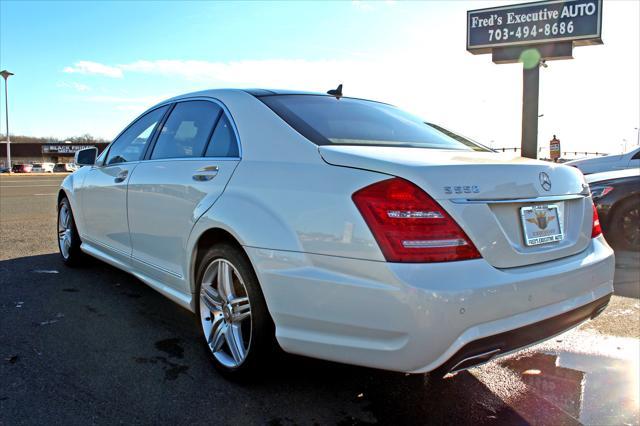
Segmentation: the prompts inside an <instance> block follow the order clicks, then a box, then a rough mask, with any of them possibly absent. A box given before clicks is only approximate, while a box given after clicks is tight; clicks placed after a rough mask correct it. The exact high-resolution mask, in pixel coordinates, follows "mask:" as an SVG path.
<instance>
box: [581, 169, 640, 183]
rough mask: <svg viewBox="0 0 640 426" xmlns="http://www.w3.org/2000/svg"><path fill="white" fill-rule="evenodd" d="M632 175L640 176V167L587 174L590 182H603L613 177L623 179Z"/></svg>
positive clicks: (586, 177)
mask: <svg viewBox="0 0 640 426" xmlns="http://www.w3.org/2000/svg"><path fill="white" fill-rule="evenodd" d="M632 176H640V168H637V169H636V168H633V169H624V170H614V171H611V172H602V173H592V174H590V175H587V176H585V179H586V180H587V183H588V184H592V183H596V182H602V181H605V180H611V179H621V178H626V177H632Z"/></svg>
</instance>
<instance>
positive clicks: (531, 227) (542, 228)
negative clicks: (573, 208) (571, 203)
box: [520, 204, 564, 247]
mask: <svg viewBox="0 0 640 426" xmlns="http://www.w3.org/2000/svg"><path fill="white" fill-rule="evenodd" d="M520 219H521V221H522V237H523V239H524V243H525V245H526V246H527V247H533V246H539V245H543V244H550V243H556V242H559V241H562V240H563V239H564V229H563V226H562V218H561V217H560V208H559V207H558V205H557V204H539V205H534V206H524V207H520ZM549 225H555V226H552V227H549ZM536 228H537V230H536ZM547 229H549V231H547ZM536 233H538V235H536Z"/></svg>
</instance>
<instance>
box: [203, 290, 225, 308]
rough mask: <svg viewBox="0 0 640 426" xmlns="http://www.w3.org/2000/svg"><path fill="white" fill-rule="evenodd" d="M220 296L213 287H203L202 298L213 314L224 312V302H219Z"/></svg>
mask: <svg viewBox="0 0 640 426" xmlns="http://www.w3.org/2000/svg"><path fill="white" fill-rule="evenodd" d="M219 297H220V296H219V295H218V294H217V293H216V292H215V290H214V289H212V288H211V287H208V286H207V287H203V291H202V294H201V295H200V298H201V299H202V301H203V302H204V304H205V305H206V306H207V309H209V311H211V312H220V311H221V310H222V302H220V301H219V300H218V298H219Z"/></svg>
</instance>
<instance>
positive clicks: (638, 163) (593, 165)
mask: <svg viewBox="0 0 640 426" xmlns="http://www.w3.org/2000/svg"><path fill="white" fill-rule="evenodd" d="M565 164H566V165H567V166H572V167H577V168H578V169H580V171H581V172H582V173H584V174H585V175H587V174H591V173H602V172H608V171H612V170H621V169H640V146H639V147H637V148H634V149H632V150H631V151H629V152H627V153H625V154H619V155H605V156H604V157H596V158H584V159H581V160H574V161H568V162H566V163H565Z"/></svg>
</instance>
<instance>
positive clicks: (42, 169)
mask: <svg viewBox="0 0 640 426" xmlns="http://www.w3.org/2000/svg"><path fill="white" fill-rule="evenodd" d="M54 166H55V165H54V164H53V163H33V169H32V170H31V171H32V172H33V173H53V167H54Z"/></svg>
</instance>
